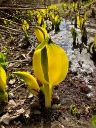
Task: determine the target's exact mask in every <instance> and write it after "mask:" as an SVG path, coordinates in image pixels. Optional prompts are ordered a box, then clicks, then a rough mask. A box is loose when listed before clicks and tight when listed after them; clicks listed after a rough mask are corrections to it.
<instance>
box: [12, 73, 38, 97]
mask: <svg viewBox="0 0 96 128" xmlns="http://www.w3.org/2000/svg"><path fill="white" fill-rule="evenodd" d="M14 74H16V75H18V76H20V78H22V79H23V80H24V81H25V83H26V84H27V85H28V87H29V89H30V91H31V92H32V93H33V94H34V95H37V94H38V91H39V90H40V88H39V85H38V83H37V80H36V79H35V77H33V76H32V75H31V74H29V73H27V72H20V71H18V72H14Z"/></svg>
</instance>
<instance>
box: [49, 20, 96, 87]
mask: <svg viewBox="0 0 96 128" xmlns="http://www.w3.org/2000/svg"><path fill="white" fill-rule="evenodd" d="M86 25H87V32H88V34H89V35H90V36H88V43H90V42H91V41H93V35H95V34H96V28H95V27H96V25H95V24H94V23H90V24H89V21H88V22H86ZM88 25H89V26H88ZM93 26H95V27H93ZM72 27H73V25H72V24H71V22H70V21H68V20H64V19H63V21H62V22H61V25H60V31H59V32H58V33H57V34H54V31H52V32H50V35H51V38H52V40H53V42H55V43H56V44H58V45H60V46H61V47H62V48H64V49H65V51H66V53H67V55H68V58H69V62H71V65H70V70H71V71H72V72H73V73H75V74H76V75H75V78H82V79H83V80H84V81H85V82H86V85H88V87H89V88H92V85H91V84H90V80H91V79H92V77H91V73H92V72H93V71H94V69H96V67H95V66H94V63H93V61H92V60H91V59H90V54H89V53H87V47H86V46H84V47H83V48H82V52H81V53H80V48H79V47H77V48H75V49H74V48H73V39H72V35H71V32H70V30H71V28H72ZM77 32H78V33H79V34H78V35H79V36H78V43H79V44H80V43H81V34H80V30H79V29H77ZM90 33H92V34H90Z"/></svg>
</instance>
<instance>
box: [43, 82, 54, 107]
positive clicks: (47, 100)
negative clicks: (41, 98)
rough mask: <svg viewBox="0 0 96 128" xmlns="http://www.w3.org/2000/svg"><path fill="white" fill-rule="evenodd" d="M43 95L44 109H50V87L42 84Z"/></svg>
mask: <svg viewBox="0 0 96 128" xmlns="http://www.w3.org/2000/svg"><path fill="white" fill-rule="evenodd" d="M44 94H45V107H46V108H50V107H51V100H52V87H51V86H50V85H48V84H44Z"/></svg>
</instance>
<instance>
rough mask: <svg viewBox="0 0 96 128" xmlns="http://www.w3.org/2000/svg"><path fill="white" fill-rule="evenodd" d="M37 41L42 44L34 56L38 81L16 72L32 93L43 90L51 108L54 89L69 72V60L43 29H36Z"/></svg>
mask: <svg viewBox="0 0 96 128" xmlns="http://www.w3.org/2000/svg"><path fill="white" fill-rule="evenodd" d="M34 30H35V34H36V37H37V39H38V40H39V41H40V42H41V43H40V44H39V45H38V46H37V48H36V49H35V52H34V55H33V69H34V75H35V77H36V79H38V80H39V81H40V82H41V83H42V86H40V87H39V84H38V83H37V80H36V79H35V78H34V77H33V76H32V75H30V74H29V73H27V72H15V74H17V75H18V76H20V77H21V78H22V79H23V80H24V81H25V82H26V84H27V85H28V87H29V89H30V90H31V91H34V94H35V92H39V90H41V91H42V92H43V94H44V96H45V107H46V108H50V107H51V101H52V88H53V87H54V86H55V85H57V84H59V83H60V82H61V81H63V80H64V79H65V77H66V75H67V72H68V58H67V55H66V53H65V51H64V49H62V48H61V47H60V46H58V45H56V44H55V43H53V41H52V40H51V39H50V37H49V35H48V33H47V31H46V30H45V29H44V28H42V27H38V26H37V27H35V29H34Z"/></svg>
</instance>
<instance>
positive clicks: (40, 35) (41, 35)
mask: <svg viewBox="0 0 96 128" xmlns="http://www.w3.org/2000/svg"><path fill="white" fill-rule="evenodd" d="M34 31H35V35H36V37H37V39H38V41H39V42H40V43H43V42H44V40H45V39H46V38H47V37H49V35H48V33H47V31H46V29H45V28H42V27H40V26H36V27H35V28H34Z"/></svg>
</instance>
